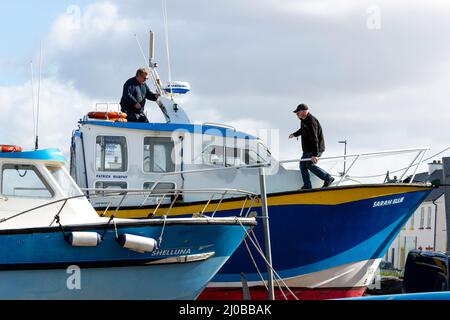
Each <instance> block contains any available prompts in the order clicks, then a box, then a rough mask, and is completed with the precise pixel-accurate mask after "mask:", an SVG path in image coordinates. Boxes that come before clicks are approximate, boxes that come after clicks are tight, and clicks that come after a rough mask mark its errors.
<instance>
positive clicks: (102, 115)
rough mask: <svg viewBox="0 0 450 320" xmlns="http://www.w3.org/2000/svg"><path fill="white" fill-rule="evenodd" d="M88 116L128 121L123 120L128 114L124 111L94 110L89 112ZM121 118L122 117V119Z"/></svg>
mask: <svg viewBox="0 0 450 320" xmlns="http://www.w3.org/2000/svg"><path fill="white" fill-rule="evenodd" d="M88 118H91V119H101V120H113V121H120V122H126V121H123V120H126V118H127V114H126V113H124V112H115V111H109V112H99V111H93V112H89V113H88ZM119 119H121V120H122V121H121V120H119Z"/></svg>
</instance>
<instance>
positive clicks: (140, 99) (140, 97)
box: [120, 68, 159, 122]
mask: <svg viewBox="0 0 450 320" xmlns="http://www.w3.org/2000/svg"><path fill="white" fill-rule="evenodd" d="M149 74H150V72H149V71H148V69H146V68H141V69H138V70H137V71H136V77H133V78H131V79H128V80H127V82H125V84H124V85H123V94H122V99H120V106H121V110H122V112H126V114H127V119H128V121H129V122H148V119H147V116H146V115H145V114H144V107H145V101H146V99H148V100H152V101H156V100H158V98H159V94H158V93H153V92H151V91H150V88H149V87H148V86H147V84H146V83H145V82H146V81H147V80H148V75H149Z"/></svg>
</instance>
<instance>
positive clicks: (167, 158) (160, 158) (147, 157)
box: [144, 137, 175, 172]
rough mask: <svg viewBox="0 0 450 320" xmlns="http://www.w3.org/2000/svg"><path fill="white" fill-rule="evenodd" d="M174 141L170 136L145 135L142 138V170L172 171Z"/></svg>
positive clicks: (173, 165) (173, 169) (173, 167)
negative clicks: (145, 136)
mask: <svg viewBox="0 0 450 320" xmlns="http://www.w3.org/2000/svg"><path fill="white" fill-rule="evenodd" d="M173 149H174V142H173V140H172V139H171V138H163V137H147V138H145V139H144V172H173V171H175V163H174V161H173V159H172V154H173Z"/></svg>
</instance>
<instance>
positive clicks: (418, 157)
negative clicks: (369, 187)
mask: <svg viewBox="0 0 450 320" xmlns="http://www.w3.org/2000/svg"><path fill="white" fill-rule="evenodd" d="M428 150H430V148H410V149H397V150H386V151H378V152H366V153H357V154H346V155H340V156H329V157H320V161H324V160H325V161H326V160H337V159H344V163H347V162H349V166H348V168H347V169H346V170H345V171H344V172H342V173H341V175H340V179H339V181H338V182H337V184H336V186H339V185H340V184H341V183H342V182H343V181H344V180H345V179H347V180H350V181H353V182H356V183H361V182H360V181H358V179H365V178H377V177H384V176H386V172H383V173H380V174H375V175H369V176H351V175H350V172H351V171H352V169H353V168H354V166H355V164H356V163H357V161H360V160H362V159H364V158H370V157H379V156H392V155H397V154H406V153H415V155H414V157H413V160H412V161H411V162H410V163H409V165H407V166H406V167H403V168H400V169H397V170H394V171H390V173H391V174H392V173H397V172H399V173H400V174H401V175H400V177H399V178H398V179H397V180H396V181H397V182H401V181H403V180H404V178H405V176H406V174H407V173H408V172H409V171H410V170H411V169H412V170H413V171H412V174H411V178H410V179H409V183H412V182H413V181H414V177H415V175H416V172H417V169H418V168H419V165H420V164H421V163H422V160H423V158H424V156H425V154H426V152H427V151H428ZM303 161H311V158H304V159H292V160H282V161H279V164H281V165H282V164H288V163H293V162H303Z"/></svg>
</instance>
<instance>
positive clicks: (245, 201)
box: [239, 196, 248, 217]
mask: <svg viewBox="0 0 450 320" xmlns="http://www.w3.org/2000/svg"><path fill="white" fill-rule="evenodd" d="M247 201H248V196H245V200H244V203H243V204H242V208H241V212H240V213H239V216H240V217H242V213H243V212H244V209H245V205H246V204H247Z"/></svg>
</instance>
